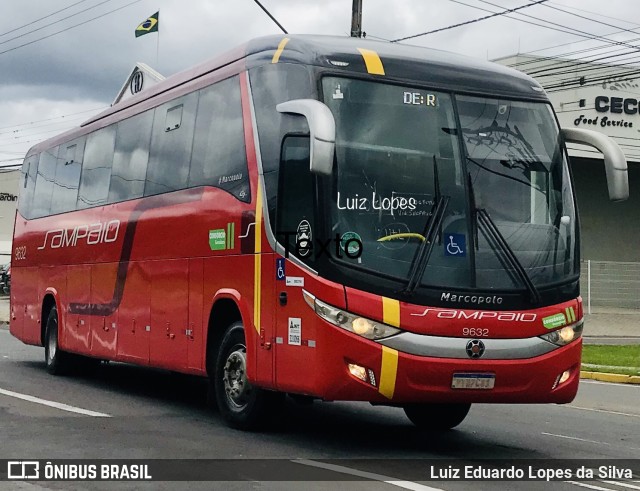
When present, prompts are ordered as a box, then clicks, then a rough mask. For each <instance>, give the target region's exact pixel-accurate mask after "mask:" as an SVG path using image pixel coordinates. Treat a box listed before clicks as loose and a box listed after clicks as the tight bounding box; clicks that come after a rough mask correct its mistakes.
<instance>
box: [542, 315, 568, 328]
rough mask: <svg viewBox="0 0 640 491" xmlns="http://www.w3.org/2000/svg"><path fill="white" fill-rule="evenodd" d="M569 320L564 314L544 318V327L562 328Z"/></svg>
mask: <svg viewBox="0 0 640 491" xmlns="http://www.w3.org/2000/svg"><path fill="white" fill-rule="evenodd" d="M566 323H567V318H566V317H565V316H564V314H554V315H550V316H548V317H543V318H542V325H543V326H544V327H546V328H547V329H555V328H556V327H562V326H564V325H566Z"/></svg>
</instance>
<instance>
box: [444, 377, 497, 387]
mask: <svg viewBox="0 0 640 491" xmlns="http://www.w3.org/2000/svg"><path fill="white" fill-rule="evenodd" d="M495 382H496V376H495V375H494V374H492V373H454V374H453V379H452V380H451V388H452V389H479V390H487V389H493V386H494V384H495Z"/></svg>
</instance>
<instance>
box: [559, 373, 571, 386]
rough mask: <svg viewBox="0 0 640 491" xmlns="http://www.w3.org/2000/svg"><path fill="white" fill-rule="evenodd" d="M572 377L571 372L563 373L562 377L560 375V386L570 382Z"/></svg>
mask: <svg viewBox="0 0 640 491" xmlns="http://www.w3.org/2000/svg"><path fill="white" fill-rule="evenodd" d="M570 376H571V370H565V371H564V372H562V375H560V380H558V385H562V384H564V383H565V382H566V381H567V380H569V377H570Z"/></svg>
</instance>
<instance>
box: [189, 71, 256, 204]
mask: <svg viewBox="0 0 640 491" xmlns="http://www.w3.org/2000/svg"><path fill="white" fill-rule="evenodd" d="M243 128H244V127H243V124H242V106H241V103H240V85H239V80H238V77H237V76H236V77H233V78H230V79H228V80H225V81H223V82H220V83H218V84H216V85H213V86H211V87H208V88H206V89H203V90H202V91H200V99H199V101H198V116H197V119H196V128H195V137H194V143H193V155H192V159H191V170H190V174H189V186H190V187H193V186H202V185H205V186H207V185H208V186H216V187H219V188H222V189H224V190H225V191H228V192H230V193H231V194H233V195H234V196H235V197H236V198H238V199H240V200H242V201H245V202H249V201H250V200H251V196H250V192H249V175H248V171H247V154H246V151H245V146H244V133H243V131H244V130H243Z"/></svg>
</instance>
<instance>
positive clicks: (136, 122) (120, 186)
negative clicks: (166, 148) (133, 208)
mask: <svg viewBox="0 0 640 491" xmlns="http://www.w3.org/2000/svg"><path fill="white" fill-rule="evenodd" d="M152 126H153V110H151V111H147V112H145V113H142V114H139V115H137V116H134V117H132V118H129V119H126V120H124V121H120V122H119V123H118V130H117V136H116V150H115V155H114V158H113V170H112V173H111V187H110V188H109V203H114V202H116V201H124V200H128V199H134V198H140V197H141V196H142V195H143V194H144V179H145V176H146V174H147V163H148V161H149V144H150V141H151V128H152Z"/></svg>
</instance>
